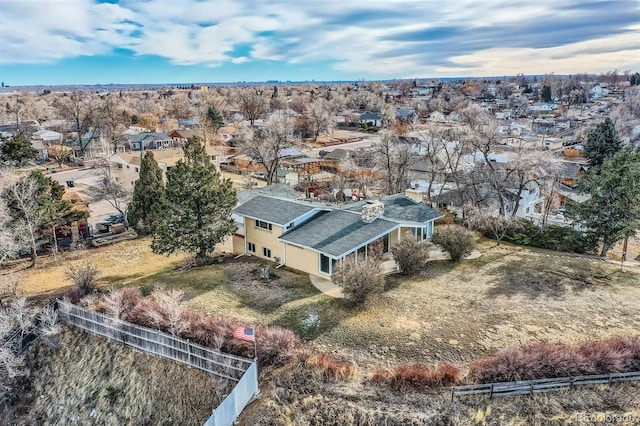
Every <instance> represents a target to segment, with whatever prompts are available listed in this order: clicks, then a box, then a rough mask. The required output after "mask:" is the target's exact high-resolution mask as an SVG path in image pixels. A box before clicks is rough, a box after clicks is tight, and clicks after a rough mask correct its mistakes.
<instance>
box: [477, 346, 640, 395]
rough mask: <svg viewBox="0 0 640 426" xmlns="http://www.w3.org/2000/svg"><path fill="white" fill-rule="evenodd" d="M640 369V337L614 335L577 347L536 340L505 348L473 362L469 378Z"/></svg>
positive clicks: (520, 377)
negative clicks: (610, 337)
mask: <svg viewBox="0 0 640 426" xmlns="http://www.w3.org/2000/svg"><path fill="white" fill-rule="evenodd" d="M638 370H640V336H635V337H617V338H613V339H609V340H605V341H601V342H585V343H583V344H581V345H578V346H568V345H563V344H559V343H535V344H532V345H527V346H524V347H521V348H506V349H503V350H501V351H499V352H498V353H497V354H496V355H495V356H493V357H491V358H484V359H480V360H478V361H475V362H474V363H472V364H471V366H470V373H469V377H470V378H471V380H473V381H476V382H480V383H492V382H508V381H515V380H532V379H542V378H552V377H569V376H580V375H590V374H607V373H621V372H625V371H638Z"/></svg>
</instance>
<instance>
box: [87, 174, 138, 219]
mask: <svg viewBox="0 0 640 426" xmlns="http://www.w3.org/2000/svg"><path fill="white" fill-rule="evenodd" d="M98 170H99V174H100V181H99V183H98V184H97V186H95V187H93V188H92V189H91V195H92V201H94V202H96V201H102V200H104V201H106V202H108V203H109V204H110V205H111V206H112V207H113V208H114V209H116V210H117V211H118V212H119V213H120V214H122V215H123V216H124V223H125V226H128V225H129V222H128V219H127V206H128V205H129V202H130V201H131V197H132V193H131V191H130V190H128V189H127V188H125V187H124V186H123V185H122V184H121V183H120V182H117V181H116V180H115V178H114V177H113V176H112V175H111V167H110V166H109V164H103V165H101V166H100V167H99V168H98Z"/></svg>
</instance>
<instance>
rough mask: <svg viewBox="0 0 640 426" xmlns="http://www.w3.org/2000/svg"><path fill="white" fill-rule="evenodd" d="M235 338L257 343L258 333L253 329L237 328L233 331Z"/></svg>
mask: <svg viewBox="0 0 640 426" xmlns="http://www.w3.org/2000/svg"><path fill="white" fill-rule="evenodd" d="M233 338H234V339H240V340H246V341H247V342H255V341H256V333H255V331H254V330H253V328H251V327H244V326H240V327H236V329H235V330H234V331H233Z"/></svg>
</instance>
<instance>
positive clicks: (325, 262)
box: [320, 254, 331, 274]
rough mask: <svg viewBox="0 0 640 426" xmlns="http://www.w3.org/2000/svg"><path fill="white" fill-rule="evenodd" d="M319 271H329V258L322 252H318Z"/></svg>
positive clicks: (327, 272) (328, 272) (326, 272)
mask: <svg viewBox="0 0 640 426" xmlns="http://www.w3.org/2000/svg"><path fill="white" fill-rule="evenodd" d="M320 272H324V273H325V274H330V273H331V259H329V258H328V257H327V256H325V255H324V254H320Z"/></svg>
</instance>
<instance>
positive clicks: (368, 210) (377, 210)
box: [362, 200, 384, 223]
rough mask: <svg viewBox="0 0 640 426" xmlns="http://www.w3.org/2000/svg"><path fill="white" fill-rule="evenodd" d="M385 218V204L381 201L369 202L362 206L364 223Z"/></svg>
mask: <svg viewBox="0 0 640 426" xmlns="http://www.w3.org/2000/svg"><path fill="white" fill-rule="evenodd" d="M382 216H384V204H383V203H381V202H380V201H379V200H374V201H367V202H366V203H365V205H364V206H362V221H363V222H366V223H371V222H373V221H374V220H376V219H377V218H379V217H382Z"/></svg>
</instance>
